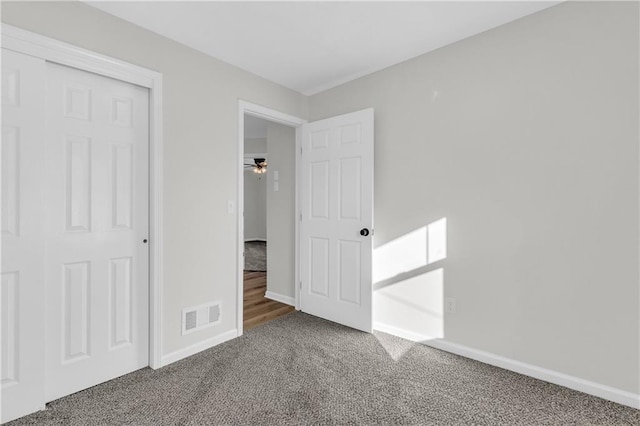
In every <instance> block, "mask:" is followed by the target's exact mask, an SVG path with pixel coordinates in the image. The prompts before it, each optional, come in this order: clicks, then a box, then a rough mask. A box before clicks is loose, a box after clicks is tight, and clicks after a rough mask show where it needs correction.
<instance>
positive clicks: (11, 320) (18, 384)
mask: <svg viewBox="0 0 640 426" xmlns="http://www.w3.org/2000/svg"><path fill="white" fill-rule="evenodd" d="M44 88H45V62H44V61H43V60H40V59H36V58H33V57H31V56H27V55H22V54H19V53H15V52H12V51H9V50H6V49H2V280H1V284H0V285H1V286H2V288H1V293H0V309H1V313H2V314H1V318H0V321H2V322H1V324H2V327H1V328H2V329H1V333H2V342H1V347H2V352H1V354H0V357H1V360H2V362H1V369H0V381H1V386H2V390H1V391H0V393H1V395H2V398H1V399H2V407H1V410H0V413H1V421H2V422H6V421H9V420H12V419H15V418H17V417H20V416H23V415H26V414H29V413H32V412H34V411H37V410H39V409H42V408H44V402H45V401H44V391H43V388H44V380H43V377H44V358H43V353H44V310H45V303H44V298H43V297H42V294H43V293H44V283H43V282H44V268H43V264H42V259H43V257H44V251H43V247H44V245H43V230H42V226H41V224H42V219H43V209H42V190H41V182H42V180H43V174H42V170H43V161H44V156H43V148H44V144H43V123H44V96H43V94H44Z"/></svg>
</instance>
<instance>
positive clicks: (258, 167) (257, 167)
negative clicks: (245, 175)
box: [244, 158, 267, 174]
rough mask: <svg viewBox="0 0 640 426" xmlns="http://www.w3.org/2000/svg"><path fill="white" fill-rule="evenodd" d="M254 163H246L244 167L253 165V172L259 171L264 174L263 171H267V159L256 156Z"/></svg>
mask: <svg viewBox="0 0 640 426" xmlns="http://www.w3.org/2000/svg"><path fill="white" fill-rule="evenodd" d="M253 161H254V163H253V164H252V163H249V164H247V163H244V167H245V168H248V167H252V168H253V173H258V174H262V173H267V160H266V159H264V158H254V159H253Z"/></svg>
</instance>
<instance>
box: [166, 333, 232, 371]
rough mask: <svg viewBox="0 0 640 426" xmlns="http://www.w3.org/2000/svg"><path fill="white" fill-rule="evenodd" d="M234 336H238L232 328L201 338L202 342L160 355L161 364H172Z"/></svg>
mask: <svg viewBox="0 0 640 426" xmlns="http://www.w3.org/2000/svg"><path fill="white" fill-rule="evenodd" d="M236 337H238V330H236V329H235V328H234V329H233V330H230V331H227V332H225V333H222V334H219V335H217V336H215V337H211V338H209V339H207V340H203V341H202V342H198V343H196V344H194V345H191V346H187V347H186V348H182V349H178V350H177V351H175V352H171V353H169V354H166V355H163V356H162V366H163V367H166V366H167V365H169V364H173V363H174V362H176V361H180V360H181V359H185V358H187V357H190V356H191V355H195V354H197V353H198V352H202V351H204V350H206V349H209V348H212V347H214V346H217V345H219V344H221V343H224V342H226V341H228V340H231V339H235V338H236Z"/></svg>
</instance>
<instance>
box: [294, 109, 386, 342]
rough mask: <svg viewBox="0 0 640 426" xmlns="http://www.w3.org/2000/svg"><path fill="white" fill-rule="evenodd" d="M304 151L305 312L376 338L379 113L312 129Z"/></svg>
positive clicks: (306, 134) (341, 118)
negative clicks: (374, 268)
mask: <svg viewBox="0 0 640 426" xmlns="http://www.w3.org/2000/svg"><path fill="white" fill-rule="evenodd" d="M302 148H303V154H302V158H301V177H302V179H301V180H302V185H301V200H302V205H301V210H302V222H301V228H300V235H301V244H300V248H301V256H300V258H301V265H300V267H301V279H302V289H301V292H300V306H301V309H302V310H303V311H304V312H307V313H310V314H312V315H316V316H319V317H322V318H325V319H328V320H331V321H334V322H338V323H341V324H344V325H347V326H350V327H353V328H357V329H360V330H363V331H367V332H371V331H372V312H371V300H372V282H371V258H372V250H373V242H372V236H371V235H368V236H363V235H360V230H361V229H362V228H367V229H371V228H372V226H373V110H372V109H368V110H363V111H359V112H355V113H351V114H346V115H341V116H338V117H333V118H329V119H326V120H321V121H317V122H314V123H309V124H305V125H304V126H303V129H302Z"/></svg>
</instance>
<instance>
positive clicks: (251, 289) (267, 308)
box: [242, 271, 295, 331]
mask: <svg viewBox="0 0 640 426" xmlns="http://www.w3.org/2000/svg"><path fill="white" fill-rule="evenodd" d="M266 291H267V273H266V272H248V271H245V272H244V303H243V305H244V316H243V322H242V324H243V328H244V330H245V331H246V330H249V329H251V328H253V327H257V326H259V325H261V324H264V323H266V322H269V321H271V320H273V319H276V318H278V317H281V316H283V315H286V314H289V313H291V312H294V311H295V308H294V307H293V306H289V305H285V304H284V303H280V302H276V301H275V300H271V299H267V298H266V297H264V294H265V292H266Z"/></svg>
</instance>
